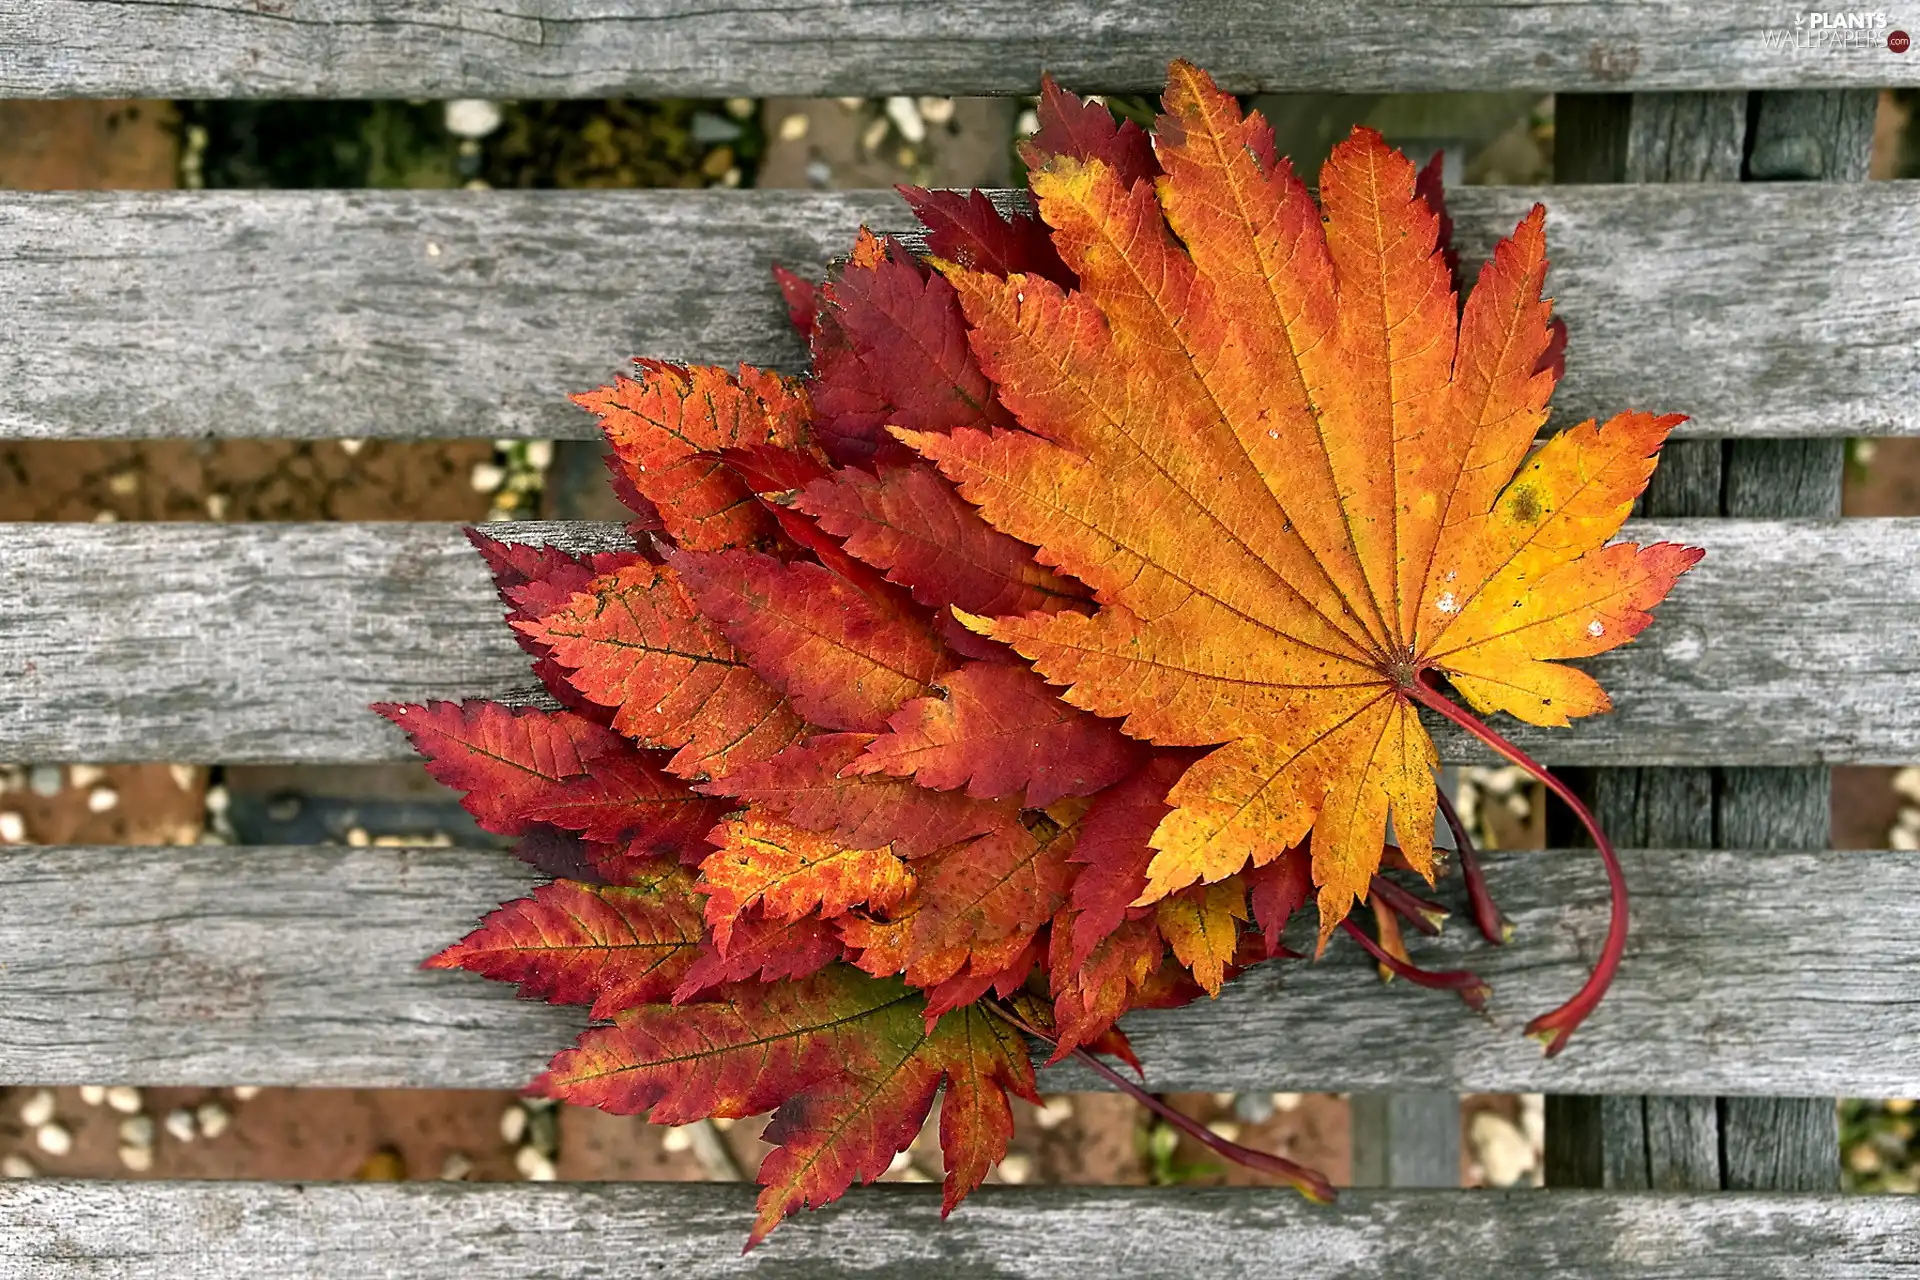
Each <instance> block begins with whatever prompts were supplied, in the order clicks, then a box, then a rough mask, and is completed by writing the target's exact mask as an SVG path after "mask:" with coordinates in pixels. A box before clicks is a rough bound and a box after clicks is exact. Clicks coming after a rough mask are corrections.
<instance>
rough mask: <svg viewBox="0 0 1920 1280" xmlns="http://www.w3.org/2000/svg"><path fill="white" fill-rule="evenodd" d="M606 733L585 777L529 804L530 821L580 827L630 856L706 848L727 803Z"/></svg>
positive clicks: (682, 853)
mask: <svg viewBox="0 0 1920 1280" xmlns="http://www.w3.org/2000/svg"><path fill="white" fill-rule="evenodd" d="M606 734H607V736H606V739H605V740H604V742H603V744H602V746H601V749H600V750H599V751H598V752H597V753H596V754H595V755H594V756H593V758H592V759H590V760H589V761H588V762H587V772H586V774H585V776H583V777H579V778H570V779H568V780H567V783H566V785H565V786H564V787H562V788H559V789H557V790H556V791H555V792H554V793H553V794H552V795H551V796H549V797H546V798H543V799H540V800H538V801H536V802H534V803H533V804H531V805H529V806H528V808H527V810H526V817H527V818H528V820H530V821H533V822H549V823H552V824H553V825H554V826H556V827H560V828H562V829H563V830H567V831H577V832H579V833H580V835H581V836H582V838H584V839H586V840H588V841H590V842H594V843H598V844H607V845H613V846H616V847H620V848H623V849H625V851H626V852H627V853H628V854H630V855H638V856H663V857H672V858H684V857H685V856H687V854H688V852H689V851H690V850H700V851H704V850H705V847H706V843H707V841H706V836H707V833H708V832H709V831H711V830H712V829H713V825H714V824H715V823H716V822H718V821H719V820H720V818H721V817H722V816H723V815H725V813H726V812H727V809H728V807H729V806H728V805H727V803H726V802H725V801H723V800H717V799H714V798H713V797H710V796H703V795H701V794H699V793H698V792H695V791H693V790H690V789H689V788H688V786H687V784H686V783H685V782H683V781H681V780H680V779H678V778H675V777H672V776H670V775H669V774H667V773H665V772H663V771H662V770H661V769H660V768H659V767H658V766H657V765H655V764H654V763H653V761H651V760H649V759H648V758H647V757H646V756H644V755H642V754H641V753H640V752H638V751H636V750H634V749H633V747H632V746H631V745H629V744H628V742H627V741H626V740H625V739H624V738H621V737H620V736H619V735H617V734H615V733H613V732H611V731H606Z"/></svg>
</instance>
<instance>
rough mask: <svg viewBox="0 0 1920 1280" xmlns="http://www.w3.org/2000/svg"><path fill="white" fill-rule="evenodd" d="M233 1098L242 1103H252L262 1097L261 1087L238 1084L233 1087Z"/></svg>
mask: <svg viewBox="0 0 1920 1280" xmlns="http://www.w3.org/2000/svg"><path fill="white" fill-rule="evenodd" d="M233 1096H234V1097H236V1098H238V1099H240V1101H242V1102H251V1101H252V1100H253V1099H255V1098H257V1097H259V1096H260V1086H259V1085H257V1084H237V1085H235V1086H233Z"/></svg>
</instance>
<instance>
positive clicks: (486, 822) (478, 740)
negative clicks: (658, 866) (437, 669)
mask: <svg viewBox="0 0 1920 1280" xmlns="http://www.w3.org/2000/svg"><path fill="white" fill-rule="evenodd" d="M374 710H376V711H378V712H379V713H380V714H381V715H384V716H386V717H387V718H388V719H389V720H392V721H393V722H394V723H395V724H397V725H399V726H400V727H401V728H402V729H404V730H406V732H407V735H408V736H409V737H410V738H411V739H412V740H413V745H414V746H415V747H416V748H417V749H418V750H419V751H420V752H421V754H422V755H425V756H426V757H427V771H428V772H429V773H431V774H432V775H433V776H434V777H435V778H436V779H437V780H439V781H440V782H443V783H445V784H446V785H448V786H450V787H454V788H457V789H459V790H462V791H465V792H466V793H467V794H466V797H465V798H464V799H463V800H462V801H461V803H462V805H464V806H465V807H466V809H467V811H468V812H469V813H471V814H473V816H474V819H475V820H476V821H478V822H479V823H480V825H481V826H482V827H484V828H486V829H487V830H489V831H494V832H498V833H500V834H501V835H519V834H521V833H523V832H525V831H526V830H528V828H529V827H530V826H531V825H533V824H534V823H539V822H546V823H552V824H553V825H555V826H559V827H564V828H566V829H567V830H570V831H578V832H580V833H582V834H583V835H584V836H585V837H586V838H587V839H589V840H593V841H598V842H603V843H609V842H618V843H624V844H627V845H629V846H630V847H632V848H634V849H635V850H637V851H641V852H645V853H667V854H674V855H677V854H678V853H679V852H680V851H681V850H682V849H684V848H686V847H688V846H690V845H698V844H699V843H700V842H701V840H702V838H703V837H704V836H705V834H706V832H707V831H708V830H709V829H710V828H711V827H712V825H713V822H714V819H715V818H716V817H717V816H718V809H719V807H717V806H716V804H715V802H714V801H712V800H710V799H708V798H706V797H704V796H701V795H698V794H697V793H695V792H693V791H690V790H688V789H687V787H686V786H685V785H684V784H682V783H680V782H678V781H676V780H675V779H672V778H668V777H666V776H665V775H663V774H662V773H660V772H659V771H658V770H657V769H655V768H654V767H653V765H652V764H651V763H650V762H649V761H647V760H646V759H645V758H644V757H642V756H641V755H640V753H639V752H637V751H635V750H634V749H633V748H632V746H631V745H630V744H629V743H627V742H626V740H625V739H623V738H621V737H620V736H619V735H618V734H616V733H614V732H613V731H611V730H609V729H604V728H602V727H600V726H599V725H597V724H594V723H593V722H592V721H590V720H586V719H583V718H582V717H580V716H577V715H574V714H573V713H572V712H569V711H541V710H537V709H534V708H531V707H519V708H511V707H504V706H501V705H500V704H498V703H493V702H464V703H453V702H430V703H427V704H426V705H424V706H404V705H399V704H394V703H382V704H380V705H378V706H376V707H375V708H374Z"/></svg>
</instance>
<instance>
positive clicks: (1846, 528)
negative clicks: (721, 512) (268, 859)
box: [0, 520, 1920, 765]
mask: <svg viewBox="0 0 1920 1280" xmlns="http://www.w3.org/2000/svg"><path fill="white" fill-rule="evenodd" d="M490 531H491V532H493V533H495V534H496V536H501V537H508V538H515V539H523V540H528V541H535V542H541V541H556V542H560V543H562V544H565V545H569V546H574V547H608V546H618V545H625V544H624V538H625V534H624V533H623V532H621V530H620V529H619V527H618V526H613V525H592V524H576V525H568V524H543V523H536V522H526V523H512V524H503V525H496V526H490ZM1626 532H1627V536H1629V537H1632V538H1636V539H1640V540H1652V539H1660V538H1664V539H1671V540H1675V541H1681V542H1690V543H1693V544H1694V545H1698V546H1702V547H1705V548H1706V549H1707V556H1706V559H1705V560H1704V561H1702V562H1701V564H1700V565H1699V566H1698V567H1697V568H1696V569H1695V570H1694V571H1693V572H1692V573H1690V574H1688V575H1687V577H1686V578H1685V579H1683V580H1682V582H1681V583H1680V585H1679V587H1678V588H1677V589H1676V590H1675V592H1674V594H1673V597H1672V598H1671V599H1669V600H1668V601H1667V602H1666V603H1665V604H1663V605H1662V606H1661V608H1660V611H1659V614H1658V616H1657V617H1656V619H1655V621H1654V623H1653V626H1652V627H1651V629H1650V630H1649V631H1647V632H1646V633H1645V634H1644V635H1643V636H1642V637H1641V638H1640V639H1639V640H1638V641H1636V642H1635V643H1633V644H1631V645H1627V646H1625V647H1624V648H1622V649H1619V650H1616V651H1615V652H1613V653H1610V654H1605V655H1602V656H1601V657H1599V658H1596V659H1593V660H1592V662H1591V664H1590V669H1591V670H1592V671H1593V672H1594V674H1595V675H1596V676H1597V677H1598V678H1599V679H1600V680H1601V682H1602V683H1603V684H1604V685H1605V686H1606V687H1607V689H1608V690H1609V691H1610V693H1611V694H1612V696H1613V699H1614V704H1615V711H1614V713H1613V714H1610V715H1601V716H1594V717H1590V718H1588V719H1586V720H1582V721H1578V722H1576V723H1575V724H1574V725H1573V726H1572V727H1571V728H1566V729H1531V728H1527V727H1525V726H1520V725H1514V726H1513V727H1512V735H1513V737H1514V739H1515V741H1517V742H1519V743H1521V744H1523V745H1524V747H1525V748H1526V750H1528V751H1529V752H1532V753H1534V754H1535V755H1536V756H1537V757H1538V758H1541V759H1544V760H1546V761H1547V762H1549V763H1554V764H1575V765H1579V764H1585V765H1595V764H1628V763H1633V764H1640V763H1657V764H1699V765H1704V764H1708V763H1723V764H1731V763H1744V764H1755V765H1790V764H1798V765H1805V764H1820V763H1829V762H1836V763H1899V762H1903V761H1906V760H1911V759H1916V758H1920V706H1916V704H1915V702H1914V700H1913V699H1912V697H1911V696H1910V695H1911V691H1912V675H1911V673H1912V672H1913V671H1914V670H1915V669H1916V667H1917V666H1920V625H1917V624H1920V521H1915V520H1849V521H1832V522H1811V521H1809V522H1776V523H1767V522H1749V521H1736V520H1703V521H1669V522H1664V523H1661V522H1633V523H1630V524H1629V525H1628V527H1627V530H1626ZM0 534H3V540H0V547H3V548H4V551H3V552H0V589H3V590H4V591H5V593H6V599H7V602H8V603H7V608H6V609H4V610H0V759H12V760H86V761H127V760H167V761H206V762H223V763H229V764H237V763H267V764H272V763H349V762H356V761H372V760H396V759H409V758H411V753H410V751H409V749H408V748H407V746H406V745H405V741H404V739H403V738H402V736H401V734H400V733H399V731H398V730H397V729H394V728H393V727H392V726H391V725H389V724H388V723H387V722H386V721H384V720H382V719H380V718H379V717H377V716H375V715H373V714H371V713H370V712H368V711H367V710H366V707H367V704H368V703H370V702H375V701H381V700H400V701H418V700H421V699H426V698H461V697H469V696H470V697H493V698H506V699H508V700H520V701H539V700H541V699H544V698H545V696H546V695H545V693H544V691H542V690H539V689H538V687H537V686H536V685H535V684H534V681H533V678H532V675H531V673H530V672H529V670H528V667H527V660H526V658H525V655H523V654H522V653H521V652H520V651H519V649H518V648H517V647H516V646H515V644H514V643H513V639H512V635H511V632H510V631H509V629H508V627H507V626H506V624H505V623H504V622H502V621H501V619H500V613H501V610H500V607H499V606H498V604H497V603H496V602H495V601H494V600H493V598H492V594H491V591H490V589H489V586H488V583H487V580H486V575H485V572H484V569H483V567H482V565H481V562H480V558H479V557H478V556H477V555H475V554H474V552H473V550H472V548H471V547H469V546H468V544H467V542H466V540H465V538H463V537H462V536H461V534H460V532H459V530H458V529H457V528H456V527H454V526H451V525H426V524H386V525H374V524H365V525H299V524H286V525H265V524H261V525H132V524H128V525H51V524H48V525H11V526H5V527H4V530H0ZM1435 734H1436V740H1437V741H1438V742H1439V743H1440V747H1441V754H1442V756H1443V758H1445V759H1446V760H1448V761H1449V762H1467V761H1476V760H1479V759H1482V758H1483V757H1484V753H1483V752H1482V750H1481V749H1480V748H1478V747H1476V746H1474V745H1473V744H1471V743H1470V742H1468V741H1467V740H1466V739H1465V738H1464V736H1463V735H1461V734H1459V733H1458V732H1456V731H1453V730H1452V729H1451V728H1450V727H1449V726H1446V725H1444V724H1442V723H1440V722H1438V721H1436V722H1435Z"/></svg>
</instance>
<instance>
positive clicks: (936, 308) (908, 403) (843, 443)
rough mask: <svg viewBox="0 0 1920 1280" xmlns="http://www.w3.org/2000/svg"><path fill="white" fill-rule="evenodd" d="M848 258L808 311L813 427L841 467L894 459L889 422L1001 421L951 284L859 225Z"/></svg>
mask: <svg viewBox="0 0 1920 1280" xmlns="http://www.w3.org/2000/svg"><path fill="white" fill-rule="evenodd" d="M860 234H861V240H860V242H859V243H858V244H857V245H855V247H854V254H853V260H852V261H851V262H850V263H848V264H847V265H846V266H845V267H843V268H842V269H840V270H839V271H838V272H837V273H836V274H835V275H834V276H833V277H832V278H830V279H829V280H828V281H827V284H826V286H825V288H824V289H823V290H822V294H821V303H820V306H819V307H818V308H817V310H816V311H815V313H814V314H815V319H814V334H813V353H814V369H813V379H812V381H811V383H810V384H809V386H810V390H811V393H812V405H813V411H814V423H813V425H814V429H815V432H816V434H817V435H818V436H819V439H820V442H821V445H822V446H823V447H824V448H825V450H826V452H827V454H828V455H829V456H830V457H832V458H833V459H834V460H835V461H836V462H839V463H842V464H843V465H844V464H867V463H871V462H874V461H875V460H880V461H884V460H886V459H889V458H904V457H906V456H907V454H906V451H905V450H903V449H901V448H900V446H899V445H898V444H896V443H894V442H893V440H892V439H891V438H890V437H888V436H887V434H886V432H885V430H884V428H886V427H887V426H889V425H907V424H920V426H921V429H924V430H928V431H940V432H945V431H952V430H954V429H956V428H957V427H962V426H978V425H1001V426H1010V425H1011V424H1012V421H1013V420H1012V419H1011V418H1010V417H1008V416H1007V413H1006V411H1005V410H1004V409H1002V408H1001V407H1000V406H999V403H998V402H997V401H996V400H995V398H994V394H993V385H992V384H991V383H990V382H988V381H987V379H986V376H985V375H984V374H982V373H981V372H980V365H979V362H978V360H977V359H976V358H975V357H974V354H973V351H972V349H971V348H970V347H969V346H968V345H967V329H966V321H965V320H964V319H963V318H962V317H961V315H960V305H959V302H958V300H957V298H956V297H955V295H954V292H953V288H952V286H951V285H948V284H947V283H946V281H945V280H944V279H943V278H942V277H941V276H940V275H938V274H937V273H934V272H930V271H928V270H927V269H926V268H925V267H924V266H922V265H921V264H920V263H919V262H917V261H915V260H914V259H913V258H912V257H911V256H909V255H907V254H904V253H902V252H899V251H898V250H897V249H896V248H895V247H893V246H892V245H890V244H888V243H886V242H883V241H880V240H878V239H877V238H875V237H874V236H872V235H871V234H870V233H868V232H866V231H862V232H861V233H860Z"/></svg>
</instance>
